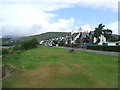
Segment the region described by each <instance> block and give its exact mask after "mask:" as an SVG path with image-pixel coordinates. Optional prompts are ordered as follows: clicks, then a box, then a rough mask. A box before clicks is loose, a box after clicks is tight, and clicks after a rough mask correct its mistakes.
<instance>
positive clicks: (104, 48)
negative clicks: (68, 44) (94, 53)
mask: <svg viewBox="0 0 120 90" xmlns="http://www.w3.org/2000/svg"><path fill="white" fill-rule="evenodd" d="M87 49H93V50H101V51H113V52H120V45H118V46H103V45H89V46H87Z"/></svg>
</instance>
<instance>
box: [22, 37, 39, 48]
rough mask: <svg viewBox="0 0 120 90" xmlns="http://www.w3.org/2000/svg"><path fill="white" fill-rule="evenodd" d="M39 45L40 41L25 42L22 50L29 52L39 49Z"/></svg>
mask: <svg viewBox="0 0 120 90" xmlns="http://www.w3.org/2000/svg"><path fill="white" fill-rule="evenodd" d="M38 44H39V42H38V40H37V39H35V38H33V39H32V40H29V41H26V42H23V43H22V45H21V49H22V50H28V49H32V48H35V47H37V46H38Z"/></svg>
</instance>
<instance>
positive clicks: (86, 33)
mask: <svg viewBox="0 0 120 90" xmlns="http://www.w3.org/2000/svg"><path fill="white" fill-rule="evenodd" d="M86 35H87V36H89V33H88V32H82V36H81V37H82V38H86Z"/></svg>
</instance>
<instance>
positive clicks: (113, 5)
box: [0, 0, 118, 35]
mask: <svg viewBox="0 0 120 90" xmlns="http://www.w3.org/2000/svg"><path fill="white" fill-rule="evenodd" d="M117 2H118V0H92V1H90V0H44V1H43V0H42V1H41V0H1V1H0V12H1V13H0V31H2V32H3V35H8V34H10V35H15V34H16V35H32V34H39V33H42V32H46V31H70V30H71V29H74V28H76V27H78V26H75V20H74V18H70V19H64V18H63V19H59V20H58V21H57V22H54V21H52V18H54V17H56V16H58V15H56V14H54V13H50V12H48V11H54V10H58V9H62V8H70V7H75V6H79V7H88V8H93V9H101V10H108V9H109V10H112V11H114V12H117ZM51 21H52V23H51ZM114 24H115V23H114ZM112 25H113V24H110V25H108V26H109V27H110V26H111V27H110V28H114V26H112ZM82 29H83V30H86V29H87V30H88V31H90V30H92V28H91V26H90V25H83V26H82Z"/></svg>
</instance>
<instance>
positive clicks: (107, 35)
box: [103, 29, 112, 41]
mask: <svg viewBox="0 0 120 90" xmlns="http://www.w3.org/2000/svg"><path fill="white" fill-rule="evenodd" d="M103 35H104V36H105V37H106V40H107V41H108V39H110V38H111V35H112V30H110V29H104V30H103Z"/></svg>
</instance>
